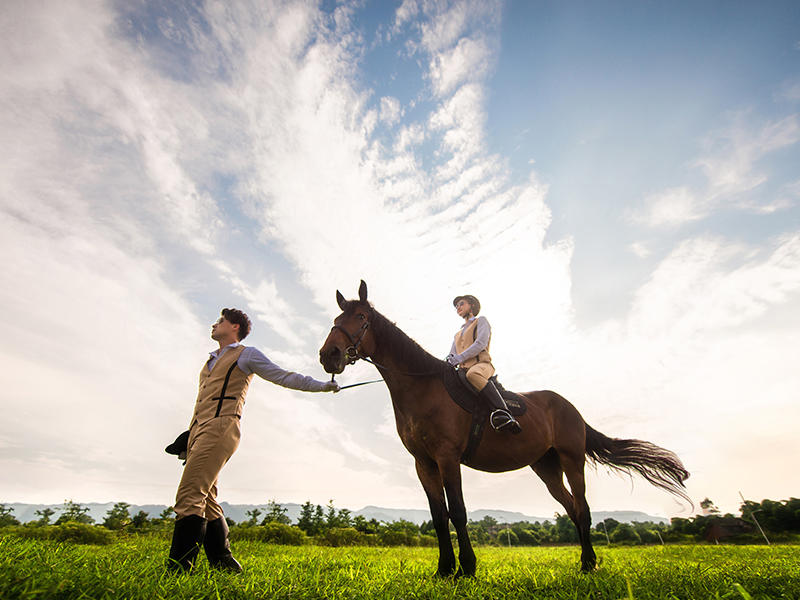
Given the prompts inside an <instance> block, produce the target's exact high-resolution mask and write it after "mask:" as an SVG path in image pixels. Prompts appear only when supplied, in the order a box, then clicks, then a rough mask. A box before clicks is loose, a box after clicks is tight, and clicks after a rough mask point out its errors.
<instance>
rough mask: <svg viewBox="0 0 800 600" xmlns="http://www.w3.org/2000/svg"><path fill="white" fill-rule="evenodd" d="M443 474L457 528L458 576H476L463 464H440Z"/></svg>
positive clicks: (449, 505) (449, 462) (452, 517)
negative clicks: (462, 478) (465, 498)
mask: <svg viewBox="0 0 800 600" xmlns="http://www.w3.org/2000/svg"><path fill="white" fill-rule="evenodd" d="M439 470H440V472H441V473H442V479H443V481H444V489H445V492H446V493H447V506H448V507H449V512H450V520H451V521H452V522H453V526H454V527H455V528H456V535H457V536H458V562H459V563H461V567H460V569H459V570H458V572H457V573H456V575H469V576H472V575H475V566H476V562H477V561H476V559H475V552H474V551H473V550H472V543H471V542H470V541H469V531H468V530H467V507H466V506H465V504H464V494H463V492H462V491H461V464H460V463H459V461H458V459H454V460H450V461H447V462H444V463H443V462H440V463H439Z"/></svg>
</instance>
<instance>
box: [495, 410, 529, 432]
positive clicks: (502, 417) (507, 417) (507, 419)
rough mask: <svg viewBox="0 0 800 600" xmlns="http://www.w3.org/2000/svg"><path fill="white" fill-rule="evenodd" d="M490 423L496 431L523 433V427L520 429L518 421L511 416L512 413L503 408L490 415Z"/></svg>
mask: <svg viewBox="0 0 800 600" xmlns="http://www.w3.org/2000/svg"><path fill="white" fill-rule="evenodd" d="M489 422H490V423H491V424H492V427H494V429H495V431H506V430H507V431H510V432H511V433H514V434H516V433H520V432H521V431H522V427H520V426H519V423H518V422H517V420H516V419H515V418H514V417H512V416H511V413H509V412H508V411H506V410H503V409H502V408H498V409H497V410H494V411H492V414H491V415H489Z"/></svg>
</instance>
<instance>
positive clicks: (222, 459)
mask: <svg viewBox="0 0 800 600" xmlns="http://www.w3.org/2000/svg"><path fill="white" fill-rule="evenodd" d="M240 437H241V430H240V428H239V417H237V416H235V415H229V416H224V417H216V418H214V419H211V420H209V421H206V422H205V423H203V424H202V425H195V426H194V427H192V429H191V431H190V432H189V443H188V445H187V452H186V466H184V468H183V476H182V477H181V482H180V484H178V492H177V494H176V496H175V514H176V516H177V518H178V519H180V518H181V517H188V516H189V515H197V516H199V517H205V518H206V519H208V520H209V521H213V520H214V519H218V518H219V517H222V516H224V515H223V512H222V507H221V506H220V505H219V503H218V502H217V478H218V477H219V472H220V471H221V470H222V467H223V466H225V463H226V462H228V459H230V457H231V456H233V453H234V452H236V448H238V447H239V438H240Z"/></svg>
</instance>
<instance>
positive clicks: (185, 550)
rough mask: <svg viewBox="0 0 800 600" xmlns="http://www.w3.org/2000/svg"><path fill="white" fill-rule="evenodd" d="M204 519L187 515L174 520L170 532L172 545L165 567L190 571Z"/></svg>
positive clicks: (200, 540)
mask: <svg viewBox="0 0 800 600" xmlns="http://www.w3.org/2000/svg"><path fill="white" fill-rule="evenodd" d="M205 531H206V520H205V519H204V518H203V517H198V516H197V515H189V516H188V517H181V518H180V519H176V520H175V529H174V530H173V532H172V546H171V547H170V549H169V560H168V561H167V569H169V570H170V571H191V570H192V568H193V567H194V559H195V558H197V553H198V552H200V544H202V543H203V535H204V534H205Z"/></svg>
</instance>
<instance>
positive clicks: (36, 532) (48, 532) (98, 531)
mask: <svg viewBox="0 0 800 600" xmlns="http://www.w3.org/2000/svg"><path fill="white" fill-rule="evenodd" d="M16 533H17V535H19V536H20V537H23V538H30V539H38V540H56V541H59V542H71V543H73V544H98V545H105V544H111V543H112V542H113V541H114V540H115V539H116V536H115V535H114V534H113V533H112V532H111V531H109V530H108V529H106V528H104V527H99V526H95V525H89V524H88V523H78V522H77V521H67V522H65V523H60V524H59V525H40V526H26V527H18V528H17V529H16Z"/></svg>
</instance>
